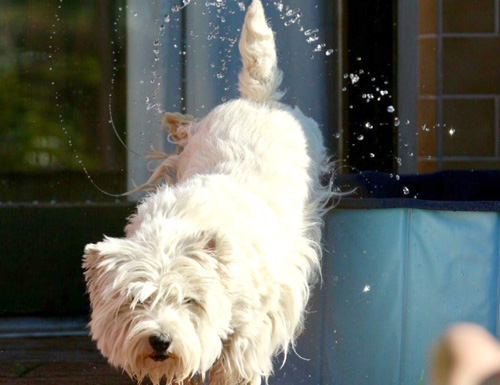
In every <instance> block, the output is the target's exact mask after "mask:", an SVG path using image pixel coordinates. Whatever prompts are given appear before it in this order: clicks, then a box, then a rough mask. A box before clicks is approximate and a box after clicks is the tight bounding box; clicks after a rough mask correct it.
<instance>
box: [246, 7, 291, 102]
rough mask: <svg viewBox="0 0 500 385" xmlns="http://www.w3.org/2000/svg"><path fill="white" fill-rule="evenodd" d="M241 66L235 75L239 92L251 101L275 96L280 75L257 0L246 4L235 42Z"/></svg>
mask: <svg viewBox="0 0 500 385" xmlns="http://www.w3.org/2000/svg"><path fill="white" fill-rule="evenodd" d="M239 49H240V54H241V60H242V62H243V68H242V70H241V72H240V75H239V88H240V93H241V96H242V97H243V98H245V99H249V100H255V101H259V102H261V101H266V100H279V99H280V98H281V97H282V96H283V93H282V92H279V91H278V87H279V86H280V84H281V80H282V78H283V75H282V72H281V71H280V70H279V69H278V65H277V58H276V46H275V44H274V35H273V31H272V30H271V28H269V26H268V25H267V22H266V15H265V14H264V8H263V7H262V3H261V2H260V0H253V1H252V4H250V6H249V7H248V10H247V14H246V16H245V23H244V24H243V29H242V31H241V39H240V44H239Z"/></svg>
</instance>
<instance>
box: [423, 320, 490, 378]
mask: <svg viewBox="0 0 500 385" xmlns="http://www.w3.org/2000/svg"><path fill="white" fill-rule="evenodd" d="M499 373H500V344H499V342H498V341H497V340H496V339H495V337H493V336H492V335H491V334H490V333H489V332H488V331H487V330H486V329H484V328H483V327H481V326H479V325H475V324H467V323H463V324H458V325H456V326H453V327H451V328H450V329H449V330H448V331H447V332H446V334H445V335H444V336H443V338H442V339H441V340H440V341H439V342H438V344H437V346H436V348H435V349H434V353H433V356H432V363H431V373H430V374H431V379H432V380H431V384H432V385H483V384H488V385H493V384H499V385H500V382H499V381H498V379H499V378H500V377H499V376H498V374H499ZM495 378H496V379H497V381H494V379H495ZM485 381H486V382H485Z"/></svg>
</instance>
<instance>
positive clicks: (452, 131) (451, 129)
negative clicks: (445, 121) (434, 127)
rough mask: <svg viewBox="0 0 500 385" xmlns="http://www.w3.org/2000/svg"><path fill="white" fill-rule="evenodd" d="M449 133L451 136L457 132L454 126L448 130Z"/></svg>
mask: <svg viewBox="0 0 500 385" xmlns="http://www.w3.org/2000/svg"><path fill="white" fill-rule="evenodd" d="M448 133H449V134H450V136H453V134H455V129H454V128H453V127H452V128H450V129H449V130H448Z"/></svg>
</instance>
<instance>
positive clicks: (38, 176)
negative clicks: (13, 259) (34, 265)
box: [0, 0, 126, 203]
mask: <svg viewBox="0 0 500 385" xmlns="http://www.w3.org/2000/svg"><path fill="white" fill-rule="evenodd" d="M122 3H124V0H100V1H83V2H82V1H64V2H63V1H62V0H44V1H39V0H2V1H1V2H0V74H1V75H0V121H1V122H2V124H1V126H0V185H1V186H2V187H1V188H0V201H1V202H3V203H6V202H9V201H28V202H32V201H35V202H44V201H52V202H54V201H56V202H59V201H85V200H89V199H90V200H103V199H108V198H109V197H106V195H104V194H102V193H100V192H99V191H98V190H97V189H96V188H95V187H94V186H93V185H92V184H91V183H89V179H88V178H89V176H90V177H91V178H92V180H93V181H94V182H95V183H96V184H97V185H99V186H100V187H101V188H102V189H104V190H106V191H111V192H118V193H121V192H123V191H124V189H125V175H126V174H125V173H126V170H125V164H126V158H125V157H126V152H125V150H124V147H123V145H122V144H121V143H120V141H119V140H118V139H117V137H116V135H115V133H114V132H113V126H112V124H111V123H110V121H111V120H112V121H113V122H114V126H115V127H116V129H117V131H118V133H119V135H121V136H122V138H123V140H125V139H124V138H125V136H126V132H125V124H126V122H125V111H126V109H125V97H126V95H125V82H124V78H125V71H124V61H125V16H126V14H125V9H124V6H123V4H122ZM113 199H114V198H113Z"/></svg>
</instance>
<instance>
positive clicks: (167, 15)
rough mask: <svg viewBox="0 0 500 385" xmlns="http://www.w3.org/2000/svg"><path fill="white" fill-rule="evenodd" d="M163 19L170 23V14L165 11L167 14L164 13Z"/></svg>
mask: <svg viewBox="0 0 500 385" xmlns="http://www.w3.org/2000/svg"><path fill="white" fill-rule="evenodd" d="M163 21H164V22H165V23H170V15H169V14H168V13H167V14H166V15H165V17H164V18H163Z"/></svg>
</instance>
